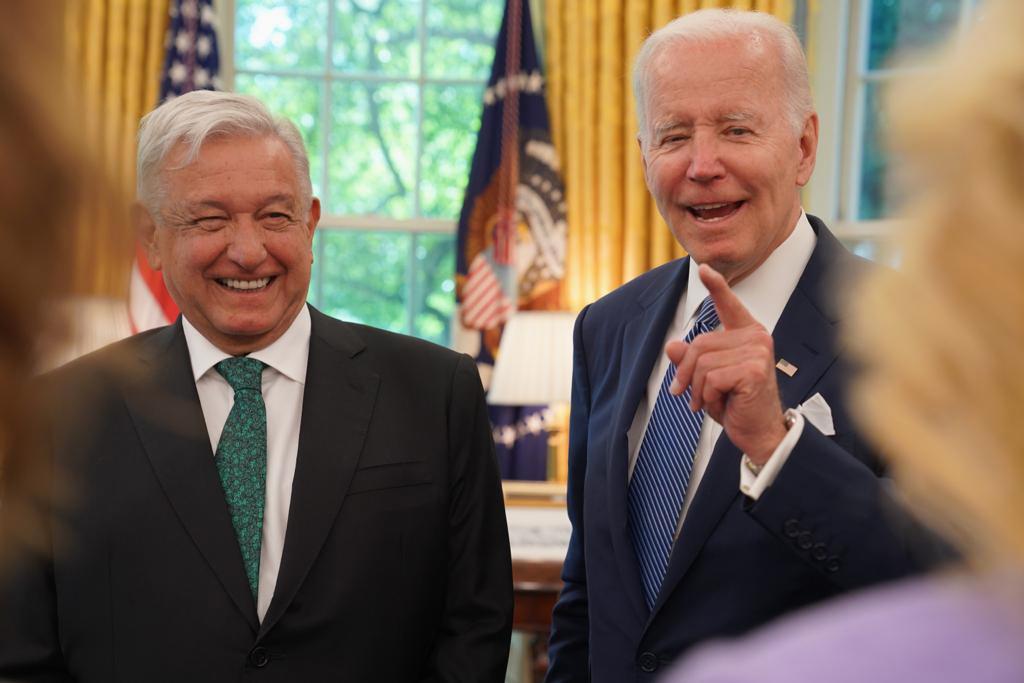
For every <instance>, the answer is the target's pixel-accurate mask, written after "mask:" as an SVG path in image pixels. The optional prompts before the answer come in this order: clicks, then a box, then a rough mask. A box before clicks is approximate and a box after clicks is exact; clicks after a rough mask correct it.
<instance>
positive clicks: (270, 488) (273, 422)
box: [182, 306, 311, 621]
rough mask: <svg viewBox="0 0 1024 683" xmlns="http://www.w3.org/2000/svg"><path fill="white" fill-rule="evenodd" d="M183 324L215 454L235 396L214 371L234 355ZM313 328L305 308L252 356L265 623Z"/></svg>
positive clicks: (260, 602) (260, 603)
mask: <svg viewBox="0 0 1024 683" xmlns="http://www.w3.org/2000/svg"><path fill="white" fill-rule="evenodd" d="M182 325H183V327H184V328H185V341H186V343H187V344H188V353H189V357H190V358H191V360H192V374H193V377H194V379H195V381H196V390H197V391H198V392H199V403H200V404H201V405H202V408H203V417H204V418H205V419H206V430H207V432H209V434H210V447H211V448H212V449H213V452H214V453H216V452H217V444H218V443H220V434H221V431H223V429H224V423H225V422H226V421H227V419H228V413H229V412H231V406H232V405H234V402H235V392H234V390H233V389H232V388H231V385H230V384H228V382H227V380H226V379H224V378H223V377H222V376H221V374H220V373H219V372H217V370H216V368H214V366H215V365H216V364H217V363H219V362H220V361H222V360H224V359H225V358H230V357H231V356H230V354H228V353H225V352H224V351H221V350H220V349H218V348H217V347H216V346H214V345H213V344H212V343H211V342H210V341H209V340H208V339H206V337H204V336H203V335H202V334H200V333H199V331H198V330H197V329H196V328H195V327H193V326H192V324H191V323H190V322H189V321H188V319H187V318H185V317H182ZM310 329H311V322H310V317H309V309H308V308H306V307H305V306H303V307H302V310H301V311H300V312H299V314H298V315H297V316H296V317H295V320H294V321H292V324H291V326H290V327H289V328H288V329H287V330H286V331H285V333H284V334H282V335H281V336H280V337H278V339H277V340H276V341H275V342H274V343H273V344H271V345H270V346H267V347H266V348H263V349H260V350H259V351H253V352H252V353H250V354H249V357H250V358H255V359H257V360H260V361H263V362H264V363H265V364H266V365H267V367H266V369H264V371H263V401H264V403H265V404H266V406H267V488H266V501H265V503H264V508H263V540H262V545H261V547H260V577H259V589H258V592H257V601H256V612H257V614H258V615H259V618H260V621H263V617H264V615H266V613H267V608H268V607H269V606H270V600H271V598H273V597H274V587H275V586H276V585H277V573H278V570H279V569H280V568H281V553H282V551H283V550H284V536H285V531H286V530H287V529H288V508H289V506H290V504H291V498H292V480H293V479H294V478H295V460H296V456H297V455H298V450H299V426H300V423H301V420H302V394H303V390H304V388H305V384H306V364H307V363H308V361H309V335H310Z"/></svg>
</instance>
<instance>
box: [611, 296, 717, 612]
mask: <svg viewBox="0 0 1024 683" xmlns="http://www.w3.org/2000/svg"><path fill="white" fill-rule="evenodd" d="M716 327H718V313H717V312H716V311H715V305H714V303H713V302H712V301H711V297H708V298H706V299H704V301H702V302H701V304H700V308H698V309H697V320H696V322H695V323H694V324H693V327H692V328H691V329H690V331H689V332H688V333H687V335H686V337H685V338H684V341H686V342H687V343H689V342H692V341H693V340H694V339H695V338H696V337H697V335H699V334H704V333H705V332H708V331H710V330H713V329H715V328H716ZM675 376H676V366H675V365H673V364H671V363H670V364H669V366H668V370H667V371H666V372H665V377H664V379H662V381H661V389H660V390H659V391H658V398H657V400H656V401H655V402H654V411H653V412H652V413H651V420H650V422H649V423H648V424H647V432H646V433H645V434H644V438H643V441H642V442H641V443H640V452H639V454H638V455H637V459H636V465H635V467H634V468H633V477H632V478H631V479H630V480H629V529H630V533H631V535H632V537H633V550H634V551H636V557H637V560H639V562H640V579H641V582H642V583H643V590H644V599H645V600H646V601H647V607H648V608H649V609H653V608H654V603H655V601H656V600H657V598H658V591H659V590H661V582H662V581H663V580H664V578H665V572H666V570H667V569H668V559H669V555H670V554H671V552H672V540H673V537H674V536H675V531H676V526H677V524H678V523H679V514H680V513H681V512H682V509H683V496H684V494H685V493H686V485H687V484H688V483H689V481H690V472H691V471H692V470H693V455H694V452H695V451H696V450H697V441H698V439H700V426H701V423H702V422H703V421H704V411H703V410H699V411H697V412H696V413H695V412H693V411H691V410H690V387H686V389H685V391H683V393H682V394H680V395H679V396H673V395H672V394H670V393H669V391H668V388H669V386H671V384H672V380H673V379H674V378H675Z"/></svg>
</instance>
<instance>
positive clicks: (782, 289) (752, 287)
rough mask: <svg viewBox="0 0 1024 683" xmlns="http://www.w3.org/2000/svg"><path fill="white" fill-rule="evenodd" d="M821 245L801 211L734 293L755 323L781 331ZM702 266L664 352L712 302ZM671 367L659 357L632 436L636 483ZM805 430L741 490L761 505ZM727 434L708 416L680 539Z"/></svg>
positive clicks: (744, 479) (693, 274)
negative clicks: (642, 450)
mask: <svg viewBox="0 0 1024 683" xmlns="http://www.w3.org/2000/svg"><path fill="white" fill-rule="evenodd" d="M816 243H817V237H816V236H815V234H814V229H813V228H812V227H811V224H810V222H808V220H807V216H806V214H804V212H803V211H801V212H800V218H799V219H798V220H797V223H796V227H795V228H793V232H792V233H790V235H789V237H787V238H786V239H785V241H783V243H782V244H780V245H779V246H778V247H777V248H776V249H775V251H773V252H772V253H771V254H770V255H769V256H768V258H767V259H765V261H764V263H762V264H761V265H760V266H759V267H758V268H757V270H755V271H754V272H753V273H751V274H750V275H748V276H747V277H746V278H744V279H743V280H741V281H740V282H739V283H738V284H737V285H736V286H735V287H733V288H732V290H733V292H734V293H735V294H736V296H737V297H738V298H739V300H740V301H741V302H743V305H744V306H746V308H747V310H748V311H750V314H751V315H752V316H753V317H754V319H755V320H757V321H758V322H759V323H761V324H762V325H764V327H765V329H767V330H768V331H769V332H773V331H774V330H775V324H776V323H777V322H778V321H779V317H780V316H781V315H782V310H783V309H784V308H785V307H786V302H787V301H789V297H790V295H792V294H793V290H794V289H796V285H797V282H798V281H799V280H800V276H801V275H802V274H803V272H804V267H805V266H806V265H807V262H808V261H809V260H810V258H811V253H812V252H813V251H814V246H815V244H816ZM697 265H698V264H697V263H696V262H694V261H692V260H691V262H690V272H689V276H688V279H687V283H686V290H685V291H684V292H683V295H682V296H681V297H680V299H679V305H678V307H677V308H676V315H675V317H674V318H673V319H672V323H671V324H670V325H669V326H668V331H667V333H666V334H665V340H664V342H663V344H662V346H664V345H665V344H667V343H668V342H670V341H672V340H673V339H682V338H683V337H684V336H685V335H686V332H688V331H689V329H690V328H691V327H693V324H694V322H696V314H697V309H698V308H699V307H700V304H701V302H702V301H704V299H705V298H706V297H707V296H708V289H707V287H705V286H704V283H703V282H701V281H700V277H699V276H698V274H697ZM668 364H669V360H668V356H667V355H665V354H664V353H660V354H658V360H657V362H655V364H654V368H653V369H652V370H651V375H650V377H649V379H648V380H647V391H646V392H645V393H644V395H643V396H642V397H641V399H640V404H639V405H638V406H637V409H636V415H635V416H634V418H633V423H632V425H631V426H630V428H629V432H628V433H627V443H628V444H629V476H630V477H632V476H633V467H634V466H635V465H636V458H637V454H638V453H639V452H640V443H641V442H642V441H643V436H644V434H645V433H646V431H647V424H648V422H650V420H651V413H652V412H653V410H654V402H655V401H656V400H657V398H658V392H659V391H660V390H661V382H662V379H664V377H665V372H666V371H667V370H668ZM802 430H803V418H802V417H800V416H799V415H797V416H796V423H795V424H794V425H793V427H791V428H790V430H789V432H788V433H787V435H786V438H785V439H783V441H782V443H780V444H779V447H778V448H776V449H775V452H773V453H772V455H771V457H770V458H769V460H768V462H767V463H765V466H764V468H763V469H762V470H761V473H760V474H759V475H757V476H756V477H755V476H754V475H753V474H752V473H751V472H750V471H749V470H748V469H747V468H746V467H744V466H743V465H742V464H741V465H740V480H739V481H740V484H739V485H740V486H741V490H743V492H744V493H745V494H746V495H747V496H749V497H751V498H754V499H756V498H757V497H758V496H760V494H761V493H762V492H763V491H764V489H766V488H767V487H768V486H769V485H770V484H771V482H772V481H774V479H775V476H776V475H777V474H778V472H779V469H780V468H781V467H782V465H783V464H784V463H785V461H786V458H788V457H789V454H790V452H791V451H792V450H793V445H794V444H795V443H796V440H797V439H798V438H799V436H800V432H801V431H802ZM721 434H722V425H720V424H718V423H717V422H715V421H714V420H713V419H711V418H710V417H708V416H706V415H705V417H704V422H703V423H702V424H701V429H700V438H699V439H698V441H697V450H696V452H695V453H694V457H693V471H692V472H691V473H690V482H689V485H688V486H687V490H686V496H685V498H684V500H683V509H682V512H681V513H680V515H679V522H678V524H677V525H676V534H677V535H678V533H679V530H680V529H681V528H682V526H683V519H684V518H685V517H686V513H687V511H688V510H689V508H690V501H692V500H693V497H694V494H695V493H696V491H697V487H698V486H699V485H700V481H701V478H703V476H704V472H705V471H706V470H707V467H708V462H709V461H710V458H711V452H712V451H713V450H714V448H715V444H716V443H718V437H719V436H721Z"/></svg>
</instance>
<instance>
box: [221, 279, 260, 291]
mask: <svg viewBox="0 0 1024 683" xmlns="http://www.w3.org/2000/svg"><path fill="white" fill-rule="evenodd" d="M273 279H274V278H272V277H261V278H259V279H257V280H232V279H229V278H217V282H218V283H219V284H220V286H221V287H226V288H228V289H235V290H238V291H242V292H251V291H253V290H257V289H263V288H264V287H266V286H267V285H269V284H270V281H271V280H273Z"/></svg>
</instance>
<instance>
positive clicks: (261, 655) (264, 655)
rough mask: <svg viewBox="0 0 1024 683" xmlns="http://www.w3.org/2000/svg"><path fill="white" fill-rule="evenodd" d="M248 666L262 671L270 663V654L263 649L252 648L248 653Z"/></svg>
mask: <svg viewBox="0 0 1024 683" xmlns="http://www.w3.org/2000/svg"><path fill="white" fill-rule="evenodd" d="M248 660H249V666H254V667H256V668H257V669H262V668H263V667H265V666H266V665H267V664H269V663H270V653H269V652H267V648H265V647H257V648H253V651H252V652H250V653H249V657H248Z"/></svg>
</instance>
